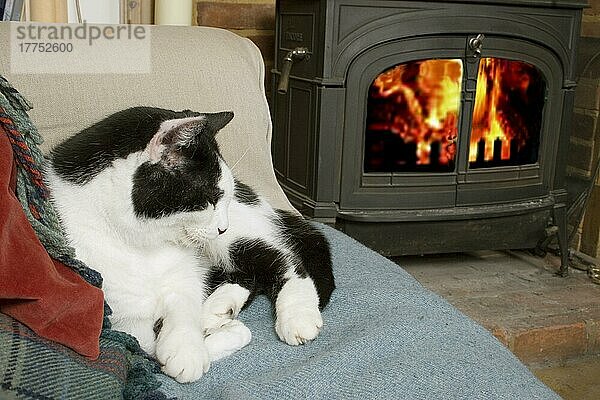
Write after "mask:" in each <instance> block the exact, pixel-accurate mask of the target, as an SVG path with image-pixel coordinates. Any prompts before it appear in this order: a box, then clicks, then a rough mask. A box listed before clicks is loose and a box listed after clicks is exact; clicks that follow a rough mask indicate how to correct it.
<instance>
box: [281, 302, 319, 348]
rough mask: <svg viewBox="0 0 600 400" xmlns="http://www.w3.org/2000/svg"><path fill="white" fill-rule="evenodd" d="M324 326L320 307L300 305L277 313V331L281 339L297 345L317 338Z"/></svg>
mask: <svg viewBox="0 0 600 400" xmlns="http://www.w3.org/2000/svg"><path fill="white" fill-rule="evenodd" d="M322 327H323V318H322V317H321V312H320V311H319V309H318V308H308V307H298V308H291V309H288V310H286V311H281V312H278V313H277V321H276V322H275V331H276V332H277V335H278V336H279V338H280V339H281V340H283V341H284V342H286V343H287V344H289V345H292V346H297V345H300V344H304V343H306V342H309V341H311V340H313V339H315V338H316V337H317V336H318V335H319V332H320V331H321V328H322Z"/></svg>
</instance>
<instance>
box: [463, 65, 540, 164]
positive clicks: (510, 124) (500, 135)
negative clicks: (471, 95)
mask: <svg viewBox="0 0 600 400" xmlns="http://www.w3.org/2000/svg"><path fill="white" fill-rule="evenodd" d="M530 69H531V66H530V65H529V64H526V63H523V62H520V61H510V60H505V59H500V58H483V59H481V61H480V64H479V71H478V73H477V92H476V95H475V108H474V112H473V127H472V130H471V141H470V150H469V161H470V162H473V161H476V160H477V154H478V152H480V151H481V149H479V147H482V146H483V144H484V143H485V152H484V156H483V160H485V161H490V160H492V159H493V158H494V154H493V152H494V142H497V145H501V151H500V159H501V160H508V159H510V157H511V154H510V152H511V141H513V140H514V141H516V143H515V145H516V147H515V148H520V147H522V146H523V145H525V142H526V139H527V130H528V129H527V127H526V126H523V124H522V123H521V122H522V121H520V118H519V117H520V115H519V113H518V112H517V111H515V110H512V112H511V113H510V114H509V113H508V112H507V107H503V105H505V104H510V102H511V99H510V98H509V96H510V95H511V93H512V95H513V96H515V93H516V94H517V95H518V96H519V97H520V98H527V90H528V88H529V84H530V82H531V79H532V76H531V71H528V70H530ZM480 157H481V155H480Z"/></svg>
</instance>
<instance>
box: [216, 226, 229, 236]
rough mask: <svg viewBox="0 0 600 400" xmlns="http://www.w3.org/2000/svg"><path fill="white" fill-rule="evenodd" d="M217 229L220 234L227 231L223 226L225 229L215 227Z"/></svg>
mask: <svg viewBox="0 0 600 400" xmlns="http://www.w3.org/2000/svg"><path fill="white" fill-rule="evenodd" d="M217 231H219V235H222V234H224V233H225V232H227V228H225V229H220V228H217Z"/></svg>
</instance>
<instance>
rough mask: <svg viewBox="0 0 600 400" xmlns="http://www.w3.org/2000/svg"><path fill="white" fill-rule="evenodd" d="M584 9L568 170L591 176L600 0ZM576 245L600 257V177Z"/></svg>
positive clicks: (599, 145) (599, 82)
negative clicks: (578, 75)
mask: <svg viewBox="0 0 600 400" xmlns="http://www.w3.org/2000/svg"><path fill="white" fill-rule="evenodd" d="M589 4H590V7H589V8H587V9H586V10H584V16H583V21H582V26H581V35H582V37H581V41H580V46H579V56H578V64H579V73H580V77H579V79H578V86H577V90H576V92H575V109H574V113H573V129H572V134H571V146H570V149H569V166H568V174H569V175H576V176H584V177H589V176H590V174H591V173H592V168H593V166H594V163H595V162H596V160H597V159H598V157H599V155H600V57H599V56H598V54H599V53H600V0H589ZM575 247H579V249H580V250H581V251H583V252H584V253H586V254H589V255H591V256H593V257H600V180H598V182H596V184H595V186H594V189H593V192H592V195H591V198H590V200H589V203H588V207H587V209H586V212H585V217H584V220H583V223H582V224H581V227H580V229H579V235H578V237H577V238H576V243H575Z"/></svg>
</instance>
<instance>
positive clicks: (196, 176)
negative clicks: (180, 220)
mask: <svg viewBox="0 0 600 400" xmlns="http://www.w3.org/2000/svg"><path fill="white" fill-rule="evenodd" d="M182 113H183V114H180V113H178V115H177V118H172V119H166V120H163V121H162V122H161V123H160V125H159V127H158V129H157V131H156V132H155V133H154V135H153V136H152V138H151V139H150V140H149V142H148V143H147V145H146V147H145V149H144V156H145V157H147V159H146V161H145V162H143V163H142V164H141V165H139V166H138V167H137V170H136V171H135V173H134V175H133V190H132V196H131V198H132V203H133V208H134V212H135V214H136V216H137V217H138V218H151V219H160V218H164V217H169V216H172V215H181V214H182V213H186V214H187V213H191V214H189V215H191V216H192V217H193V218H191V221H193V225H194V227H193V230H194V235H195V236H196V238H195V239H196V240H203V239H204V240H210V239H214V238H216V237H217V236H219V235H220V234H222V233H224V232H225V231H226V230H227V228H228V227H229V219H228V208H229V203H230V201H231V199H232V198H233V196H234V179H233V175H232V173H231V170H230V169H229V168H228V166H227V164H225V162H224V161H223V158H222V156H221V153H220V151H219V146H218V145H217V141H216V140H215V135H216V134H217V133H218V132H219V130H221V129H222V128H223V127H224V126H225V125H227V124H228V123H229V122H230V121H231V120H232V118H233V112H229V111H227V112H220V113H192V112H188V111H185V112H182Z"/></svg>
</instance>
